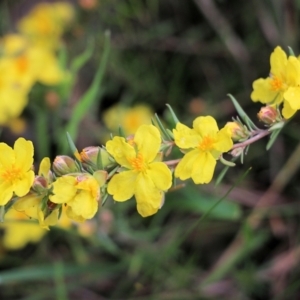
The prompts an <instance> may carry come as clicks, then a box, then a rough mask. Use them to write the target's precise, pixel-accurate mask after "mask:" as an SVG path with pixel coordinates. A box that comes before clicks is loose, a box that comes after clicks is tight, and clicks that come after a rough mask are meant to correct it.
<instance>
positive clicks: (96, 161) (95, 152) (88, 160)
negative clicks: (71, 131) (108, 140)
mask: <svg viewBox="0 0 300 300" xmlns="http://www.w3.org/2000/svg"><path fill="white" fill-rule="evenodd" d="M80 161H81V162H82V163H83V164H87V165H88V166H90V167H92V168H96V169H104V168H105V167H106V166H108V165H109V164H110V163H111V162H110V159H109V154H108V153H107V152H106V151H105V150H104V149H102V148H100V147H95V146H90V147H86V148H84V149H83V150H82V151H81V152H80Z"/></svg>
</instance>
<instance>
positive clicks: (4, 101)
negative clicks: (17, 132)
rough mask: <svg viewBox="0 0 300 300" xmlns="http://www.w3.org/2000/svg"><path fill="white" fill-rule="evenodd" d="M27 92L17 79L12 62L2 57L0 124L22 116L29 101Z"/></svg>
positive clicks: (0, 72)
mask: <svg viewBox="0 0 300 300" xmlns="http://www.w3.org/2000/svg"><path fill="white" fill-rule="evenodd" d="M27 92H28V90H27V89H25V88H24V87H23V86H21V85H20V84H19V83H18V82H17V81H16V80H15V77H14V75H13V74H12V69H11V64H10V63H8V61H7V60H6V59H3V58H0V99H1V100H0V125H7V124H8V123H9V122H10V121H11V120H12V119H15V118H17V117H18V116H20V114H21V113H22V111H23V109H24V107H25V106H26V105H27V103H28V99H27ZM12 100H13V104H12Z"/></svg>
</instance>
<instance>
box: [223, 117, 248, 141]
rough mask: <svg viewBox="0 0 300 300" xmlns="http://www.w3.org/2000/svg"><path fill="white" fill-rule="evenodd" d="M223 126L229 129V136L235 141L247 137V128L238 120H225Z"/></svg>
mask: <svg viewBox="0 0 300 300" xmlns="http://www.w3.org/2000/svg"><path fill="white" fill-rule="evenodd" d="M225 128H227V129H228V130H229V131H230V133H231V138H232V140H233V141H235V142H237V141H240V140H244V139H246V138H247V137H249V131H248V129H247V128H246V127H245V126H244V125H243V124H240V123H239V122H227V123H226V125H225Z"/></svg>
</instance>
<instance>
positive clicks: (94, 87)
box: [61, 32, 110, 152]
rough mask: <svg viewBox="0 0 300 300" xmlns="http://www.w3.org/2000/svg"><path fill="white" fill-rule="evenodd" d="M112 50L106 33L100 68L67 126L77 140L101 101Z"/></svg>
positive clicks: (67, 129) (64, 146)
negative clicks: (82, 122) (88, 115)
mask: <svg viewBox="0 0 300 300" xmlns="http://www.w3.org/2000/svg"><path fill="white" fill-rule="evenodd" d="M109 51H110V33H109V32H106V33H105V40H104V49H103V54H102V57H101V59H100V63H99V66H98V69H97V71H96V74H95V77H94V80H93V82H92V84H91V86H90V87H89V89H88V90H87V91H86V92H85V93H84V95H83V96H82V97H81V99H80V100H79V101H78V103H77V104H76V106H75V108H74V110H73V113H72V118H71V119H70V121H69V123H68V124H67V126H66V131H68V132H69V134H70V136H71V137H72V138H73V139H74V140H75V139H76V138H77V134H78V129H79V124H80V122H81V120H82V119H83V117H84V116H85V114H86V113H87V112H88V110H89V109H90V108H91V106H92V105H93V104H94V103H95V102H96V101H99V99H97V96H98V94H99V91H100V88H101V84H102V80H103V77H104V73H105V70H106V65H107V62H108V56H109ZM61 152H66V144H65V143H64V144H63V146H62V150H61Z"/></svg>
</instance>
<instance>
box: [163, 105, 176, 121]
mask: <svg viewBox="0 0 300 300" xmlns="http://www.w3.org/2000/svg"><path fill="white" fill-rule="evenodd" d="M166 106H167V108H168V109H169V111H170V113H171V116H172V118H173V121H174V123H175V124H177V123H179V120H178V118H177V116H176V114H175V113H174V111H173V109H172V107H171V105H170V104H166Z"/></svg>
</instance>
